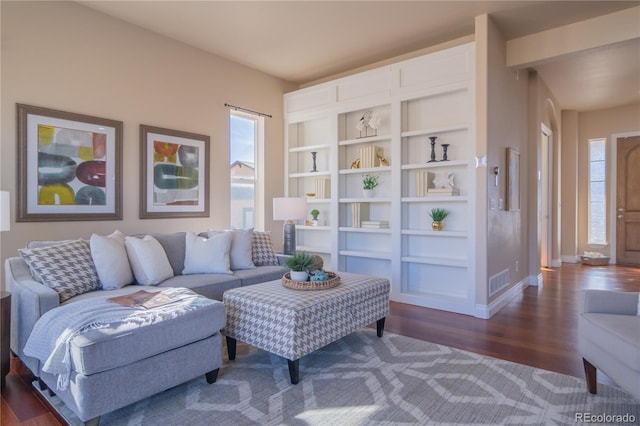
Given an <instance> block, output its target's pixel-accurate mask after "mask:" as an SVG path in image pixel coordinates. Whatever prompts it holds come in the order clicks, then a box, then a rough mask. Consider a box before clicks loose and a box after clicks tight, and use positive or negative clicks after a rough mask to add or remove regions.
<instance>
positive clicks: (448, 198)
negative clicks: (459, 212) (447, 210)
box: [402, 195, 469, 203]
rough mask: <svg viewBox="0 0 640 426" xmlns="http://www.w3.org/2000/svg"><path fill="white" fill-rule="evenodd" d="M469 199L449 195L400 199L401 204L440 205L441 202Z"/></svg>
mask: <svg viewBox="0 0 640 426" xmlns="http://www.w3.org/2000/svg"><path fill="white" fill-rule="evenodd" d="M466 201H469V197H467V196H465V195H451V196H438V197H402V202H403V203H442V202H459V203H462V202H466Z"/></svg>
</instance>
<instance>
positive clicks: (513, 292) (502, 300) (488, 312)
mask: <svg viewBox="0 0 640 426" xmlns="http://www.w3.org/2000/svg"><path fill="white" fill-rule="evenodd" d="M527 287H529V284H528V283H527V280H526V279H524V280H522V281H520V282H519V283H517V284H516V285H514V286H513V287H511V288H510V289H509V290H507V291H505V292H504V293H502V294H501V295H500V296H498V297H496V298H495V299H494V300H493V301H491V302H490V303H489V304H488V305H476V308H475V311H476V312H475V315H474V316H475V317H477V318H482V319H489V318H491V317H492V316H494V315H495V314H496V313H497V312H498V311H499V310H500V309H502V308H504V307H505V306H506V305H508V304H509V302H511V301H512V300H513V299H515V298H516V297H518V296H520V295H521V294H522V292H523V291H524V289H525V288H527Z"/></svg>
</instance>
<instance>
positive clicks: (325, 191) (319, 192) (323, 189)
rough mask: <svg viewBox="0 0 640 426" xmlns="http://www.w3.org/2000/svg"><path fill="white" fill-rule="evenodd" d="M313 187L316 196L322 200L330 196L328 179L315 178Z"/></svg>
mask: <svg viewBox="0 0 640 426" xmlns="http://www.w3.org/2000/svg"><path fill="white" fill-rule="evenodd" d="M315 187H316V198H319V199H322V200H324V199H327V198H331V183H330V182H329V179H316V180H315Z"/></svg>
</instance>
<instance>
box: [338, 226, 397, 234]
mask: <svg viewBox="0 0 640 426" xmlns="http://www.w3.org/2000/svg"><path fill="white" fill-rule="evenodd" d="M338 230H339V231H342V232H361V233H370V234H390V233H391V229H389V228H366V227H361V228H354V227H352V226H341V227H340V228H338Z"/></svg>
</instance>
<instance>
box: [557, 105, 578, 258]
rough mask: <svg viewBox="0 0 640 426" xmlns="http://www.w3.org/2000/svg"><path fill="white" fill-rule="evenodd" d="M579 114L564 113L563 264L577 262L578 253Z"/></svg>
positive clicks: (574, 112)
mask: <svg viewBox="0 0 640 426" xmlns="http://www.w3.org/2000/svg"><path fill="white" fill-rule="evenodd" d="M577 152H578V112H577V111H566V110H565V111H562V167H561V170H560V173H561V180H562V183H561V191H562V218H561V226H562V237H561V247H560V254H561V256H562V261H563V262H576V261H577V253H578V222H577V220H576V214H577V212H578V191H576V183H577V182H578V155H577Z"/></svg>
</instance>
